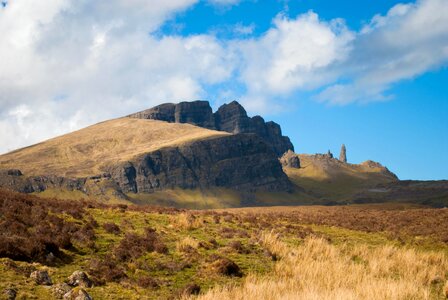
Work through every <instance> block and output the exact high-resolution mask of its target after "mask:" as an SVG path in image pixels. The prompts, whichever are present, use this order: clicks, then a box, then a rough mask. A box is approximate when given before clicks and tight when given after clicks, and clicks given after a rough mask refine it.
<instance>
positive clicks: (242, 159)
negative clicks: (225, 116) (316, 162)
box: [0, 115, 293, 199]
mask: <svg viewBox="0 0 448 300" xmlns="http://www.w3.org/2000/svg"><path fill="white" fill-rule="evenodd" d="M184 116H185V115H184ZM190 116H191V115H190ZM203 120H205V119H203ZM131 121H133V120H129V122H131ZM134 121H135V120H134ZM146 122H148V123H149V124H148V126H151V125H152V126H155V125H156V124H154V123H156V122H158V121H150V120H148V121H146ZM131 123H133V122H131ZM113 124H117V122H114V123H113ZM119 124H120V126H124V125H123V124H122V123H121V122H120V123H119ZM125 124H126V123H125ZM170 126H171V127H175V126H189V127H193V126H191V125H175V124H173V125H169V126H168V127H170ZM115 129H117V128H116V127H115ZM201 130H205V129H201ZM90 132H91V131H90ZM99 134H100V132H99ZM65 138H67V137H65ZM90 138H91V139H92V143H93V141H95V140H96V141H98V139H99V138H98V137H95V136H92V137H90ZM56 142H57V141H56ZM135 146H138V145H135ZM41 147H42V145H41ZM43 150H45V149H43ZM19 151H20V150H19ZM95 151H97V150H95ZM86 155H88V154H86ZM111 155H117V154H116V153H115V154H111ZM23 157H24V159H25V156H23ZM36 159H39V158H38V157H36ZM41 159H42V158H41ZM47 163H50V162H47ZM65 163H67V162H65ZM64 166H65V165H63V166H61V168H64ZM92 170H94V169H92ZM101 171H102V172H103V173H101V174H94V173H92V174H90V176H87V177H73V178H71V177H67V176H60V175H59V176H58V175H37V174H34V173H31V174H27V173H26V172H25V173H24V174H22V171H21V170H18V169H9V170H0V187H6V188H9V189H12V190H15V191H18V192H24V193H33V192H43V191H46V190H49V189H62V190H66V191H79V192H82V193H84V194H86V195H88V196H104V195H106V194H110V193H112V194H114V196H115V197H118V198H122V199H126V198H127V196H126V194H128V193H153V192H156V191H163V190H167V189H176V188H181V189H201V190H203V189H204V190H206V189H209V188H221V187H222V188H228V189H232V190H235V191H241V192H244V193H252V192H258V191H268V192H284V191H291V190H292V189H293V186H292V184H291V183H290V181H289V180H288V177H287V176H286V174H285V173H284V172H283V170H282V167H281V164H280V162H279V161H278V159H277V156H276V154H275V153H274V151H273V149H272V148H271V147H270V146H269V145H268V144H266V143H265V142H264V141H263V140H262V139H261V138H260V137H259V136H257V135H256V134H234V135H229V134H224V135H222V134H221V135H215V136H213V135H211V136H210V137H208V138H204V139H194V140H191V141H186V142H181V143H178V144H174V145H170V146H164V147H160V148H158V149H156V150H148V151H143V150H142V152H141V153H140V154H139V155H135V156H133V157H132V158H130V159H126V160H123V161H121V162H115V163H110V162H108V163H107V164H106V165H104V166H103V167H102V169H101Z"/></svg>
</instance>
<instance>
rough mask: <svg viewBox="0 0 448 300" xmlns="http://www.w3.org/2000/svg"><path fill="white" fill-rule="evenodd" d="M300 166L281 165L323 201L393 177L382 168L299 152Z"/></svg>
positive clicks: (342, 197)
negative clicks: (298, 167)
mask: <svg viewBox="0 0 448 300" xmlns="http://www.w3.org/2000/svg"><path fill="white" fill-rule="evenodd" d="M300 162H301V168H300V169H293V168H284V171H285V172H286V174H287V175H288V177H289V178H290V180H291V181H292V182H293V183H295V184H297V185H298V186H300V187H302V188H304V189H305V191H306V192H307V193H309V194H310V195H312V196H316V197H318V198H321V199H322V200H321V201H322V203H325V202H326V201H329V200H330V201H341V200H347V199H348V198H350V197H351V196H353V195H355V194H356V193H358V192H360V191H362V190H365V189H367V188H371V187H373V186H375V185H377V184H380V183H387V182H392V181H395V180H396V179H395V178H394V177H393V176H391V175H390V174H389V173H387V172H385V169H384V168H381V167H377V166H369V165H368V164H367V163H366V164H359V165H355V164H345V163H341V162H339V161H338V160H336V159H323V158H317V157H316V156H314V155H306V154H302V155H300Z"/></svg>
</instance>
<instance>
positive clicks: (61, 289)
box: [51, 283, 72, 299]
mask: <svg viewBox="0 0 448 300" xmlns="http://www.w3.org/2000/svg"><path fill="white" fill-rule="evenodd" d="M71 290H72V287H71V286H69V285H68V284H67V283H57V284H55V285H53V286H52V287H51V291H52V293H53V295H54V296H55V297H56V298H57V299H62V298H63V297H64V295H65V294H67V293H68V292H70V291H71Z"/></svg>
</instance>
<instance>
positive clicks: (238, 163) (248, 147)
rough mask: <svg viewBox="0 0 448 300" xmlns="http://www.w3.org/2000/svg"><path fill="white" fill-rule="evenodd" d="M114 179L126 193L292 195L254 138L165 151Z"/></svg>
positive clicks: (115, 173) (125, 167) (117, 170)
mask: <svg viewBox="0 0 448 300" xmlns="http://www.w3.org/2000/svg"><path fill="white" fill-rule="evenodd" d="M110 173H111V174H112V178H113V179H114V180H115V181H116V183H117V185H118V186H120V188H121V189H122V191H123V192H125V193H128V192H134V193H151V192H154V191H158V190H163V189H169V188H175V187H179V188H183V189H193V188H209V187H226V188H232V189H236V190H243V191H259V190H268V191H289V190H291V183H290V182H289V180H288V177H287V176H286V175H285V173H283V170H282V168H281V165H280V163H279V161H278V159H277V158H276V155H275V153H274V152H273V151H272V149H271V148H270V147H269V146H268V145H267V144H266V143H264V142H263V140H262V139H261V138H259V137H258V136H256V135H254V134H237V135H230V136H223V137H217V138H210V139H207V140H202V141H195V142H191V143H188V144H185V145H182V146H179V147H167V148H163V149H160V150H157V151H154V152H151V153H148V154H146V155H144V156H141V157H139V158H137V159H134V160H133V161H131V162H127V163H124V164H122V165H121V166H117V167H114V168H113V169H112V170H111V171H110Z"/></svg>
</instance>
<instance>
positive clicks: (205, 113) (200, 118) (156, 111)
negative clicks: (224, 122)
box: [128, 101, 215, 129]
mask: <svg viewBox="0 0 448 300" xmlns="http://www.w3.org/2000/svg"><path fill="white" fill-rule="evenodd" d="M128 117H131V118H138V119H152V120H159V121H166V122H171V123H173V122H176V123H189V124H193V125H196V126H200V127H204V128H209V129H215V119H214V116H213V112H212V108H211V107H210V104H209V103H208V101H193V102H180V103H178V104H173V103H165V104H161V105H158V106H156V107H153V108H150V109H147V110H144V111H141V112H138V113H135V114H131V115H129V116H128Z"/></svg>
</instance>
